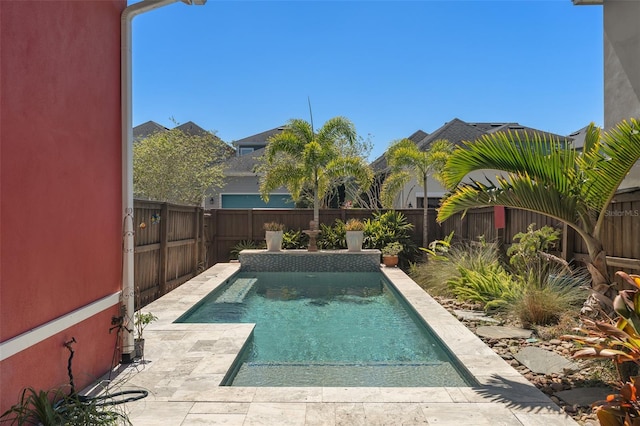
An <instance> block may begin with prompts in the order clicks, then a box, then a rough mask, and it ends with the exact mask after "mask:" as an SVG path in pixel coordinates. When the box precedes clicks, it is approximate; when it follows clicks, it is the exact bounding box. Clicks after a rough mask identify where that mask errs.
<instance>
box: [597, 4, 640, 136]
mask: <svg viewBox="0 0 640 426" xmlns="http://www.w3.org/2000/svg"><path fill="white" fill-rule="evenodd" d="M603 8H604V10H603V15H604V127H605V129H609V128H611V127H613V126H615V125H616V124H617V123H619V122H620V121H622V120H623V119H628V118H629V117H635V118H638V117H640V25H638V22H640V2H638V1H627V0H605V1H604V2H603Z"/></svg>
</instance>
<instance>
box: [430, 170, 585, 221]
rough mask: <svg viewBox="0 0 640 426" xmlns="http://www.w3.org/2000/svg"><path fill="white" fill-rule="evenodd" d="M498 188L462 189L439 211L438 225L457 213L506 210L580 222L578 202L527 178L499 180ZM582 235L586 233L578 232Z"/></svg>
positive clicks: (467, 186) (474, 184) (468, 186)
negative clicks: (475, 209)
mask: <svg viewBox="0 0 640 426" xmlns="http://www.w3.org/2000/svg"><path fill="white" fill-rule="evenodd" d="M498 183H499V186H495V185H493V184H488V185H485V184H482V183H481V182H478V181H473V182H472V183H469V184H464V185H461V186H459V187H458V188H457V190H456V192H455V193H453V194H450V195H449V196H447V197H446V198H445V199H444V200H443V201H442V203H441V205H440V208H439V209H438V221H439V222H443V221H444V220H446V219H447V218H449V217H451V216H452V215H454V214H456V213H458V212H464V211H466V210H467V209H470V208H473V207H486V206H506V207H513V208H518V209H523V210H529V211H533V212H540V213H543V214H545V215H547V216H550V217H553V218H555V219H557V220H559V221H562V222H564V223H567V224H569V225H571V226H574V224H575V223H576V222H577V221H578V220H577V219H578V217H577V213H576V211H577V210H579V208H578V202H577V200H576V199H575V198H571V197H566V195H565V194H563V193H562V192H559V191H557V190H556V189H555V188H553V187H549V186H545V185H540V184H538V183H536V182H535V181H534V180H532V179H531V178H530V177H529V176H528V175H527V174H525V173H523V174H520V175H510V177H509V179H508V180H507V179H504V178H500V179H498ZM579 231H580V232H581V233H582V232H583V231H581V230H579Z"/></svg>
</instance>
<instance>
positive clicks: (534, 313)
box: [511, 259, 590, 326]
mask: <svg viewBox="0 0 640 426" xmlns="http://www.w3.org/2000/svg"><path fill="white" fill-rule="evenodd" d="M529 268H530V269H529V270H528V271H527V272H526V273H524V274H522V275H519V276H517V277H516V279H518V280H520V281H521V282H522V294H521V295H520V297H518V298H517V300H516V301H515V303H514V305H513V307H512V308H511V310H512V311H513V312H514V313H515V314H516V315H518V317H519V319H520V321H521V322H522V323H523V324H524V325H525V326H527V325H531V324H536V325H549V324H556V323H558V321H559V320H560V317H561V315H562V314H563V313H564V312H567V311H569V310H571V309H572V308H574V307H577V306H580V305H581V304H582V303H583V302H584V299H585V297H586V296H587V290H586V288H587V287H588V285H589V280H590V275H589V273H588V271H586V270H584V269H578V270H576V271H572V270H570V269H569V268H567V267H565V266H564V265H560V264H557V263H551V262H549V261H546V260H543V259H538V260H535V261H533V263H530V265H529Z"/></svg>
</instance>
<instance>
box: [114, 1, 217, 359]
mask: <svg viewBox="0 0 640 426" xmlns="http://www.w3.org/2000/svg"><path fill="white" fill-rule="evenodd" d="M178 1H179V0H145V1H141V2H139V3H135V4H132V5H131V6H128V7H127V8H126V9H125V10H124V11H123V12H122V17H121V21H120V43H121V44H120V46H121V47H120V94H121V111H122V123H121V126H122V208H123V216H122V227H123V235H122V238H123V245H122V249H123V253H122V305H123V307H124V313H123V314H124V317H125V326H126V327H127V328H128V329H130V330H132V331H131V332H127V331H125V333H124V338H123V342H122V346H123V347H122V361H123V362H131V361H132V360H133V352H134V342H133V340H134V336H133V329H134V327H133V324H132V322H133V316H134V311H135V287H134V282H133V281H134V280H133V254H134V241H133V236H134V232H135V231H134V226H133V225H134V223H133V123H132V121H133V118H132V116H133V102H132V94H131V93H132V92H131V86H132V81H131V80H132V72H131V61H132V55H131V23H132V21H133V18H135V17H136V16H138V15H141V14H143V13H146V12H149V11H151V10H154V9H159V8H161V7H164V6H166V5H169V4H172V3H176V2H178ZM183 2H184V3H186V4H197V5H203V4H205V3H206V0H183Z"/></svg>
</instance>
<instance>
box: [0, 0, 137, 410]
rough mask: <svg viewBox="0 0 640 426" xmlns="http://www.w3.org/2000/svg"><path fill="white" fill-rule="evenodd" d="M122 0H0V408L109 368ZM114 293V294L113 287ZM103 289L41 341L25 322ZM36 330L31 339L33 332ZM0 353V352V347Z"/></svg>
mask: <svg viewBox="0 0 640 426" xmlns="http://www.w3.org/2000/svg"><path fill="white" fill-rule="evenodd" d="M125 6H126V2H125V1H124V0H103V1H46V2H33V1H12V0H3V1H1V2H0V55H1V57H0V64H1V65H0V67H1V68H0V75H1V81H0V92H1V93H2V97H1V98H0V121H1V123H2V126H1V128H0V146H1V159H0V185H1V191H0V245H1V247H2V250H1V253H0V271H1V275H0V315H1V318H0V345H2V349H3V350H4V353H5V354H7V351H6V348H7V346H8V345H9V344H11V343H13V342H16V341H20V342H30V343H28V344H27V347H26V349H23V350H20V351H18V352H17V353H15V354H14V355H11V356H8V357H7V356H2V357H1V358H0V359H3V360H2V361H0V382H1V383H2V392H0V412H4V411H5V410H6V409H8V408H9V407H10V406H11V405H12V404H14V403H16V402H17V398H18V393H19V392H20V390H21V389H23V388H24V387H27V386H32V387H34V388H36V389H50V388H52V387H56V386H59V385H63V384H66V383H68V381H69V380H68V376H67V359H68V356H69V351H68V350H67V349H66V348H65V347H64V346H63V343H64V342H65V341H68V340H70V339H71V338H72V337H75V339H76V341H77V343H75V344H74V345H73V348H74V350H75V357H74V359H73V373H74V377H75V385H76V387H77V388H78V389H81V388H82V387H84V386H86V385H87V384H89V383H90V382H92V381H93V380H94V379H95V378H97V377H98V376H100V375H101V374H103V373H105V372H106V371H108V369H109V368H110V365H111V360H112V358H113V353H114V347H115V343H116V340H115V338H116V334H114V333H111V334H110V333H109V328H110V327H111V317H112V316H113V315H117V314H118V311H119V310H118V306H117V305H118V302H117V293H118V291H119V288H120V286H121V256H122V254H121V240H122V236H121V234H122V231H121V229H122V225H121V148H120V14H121V12H122V10H123V9H124V8H125ZM114 294H115V295H116V300H115V302H113V295H114ZM104 298H108V299H109V304H108V306H106V307H102V308H100V309H97V310H95V311H93V312H92V314H91V315H90V316H89V317H88V318H86V319H85V320H83V321H81V322H79V323H76V322H77V321H75V320H73V319H70V320H69V321H70V322H65V323H64V324H66V325H64V327H63V329H62V330H61V331H59V332H54V333H53V334H52V335H51V336H49V337H46V338H44V339H43V340H42V339H38V338H35V337H34V338H31V337H29V338H25V336H33V335H34V334H33V329H36V328H38V327H41V326H43V325H46V324H51V322H52V321H54V320H56V319H59V318H61V317H64V316H65V315H67V314H69V313H70V312H72V311H75V310H78V309H80V310H83V309H85V310H86V309H89V308H88V305H89V304H91V303H93V302H96V301H99V300H100V299H104ZM39 340H40V341H39ZM0 355H2V351H0Z"/></svg>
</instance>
